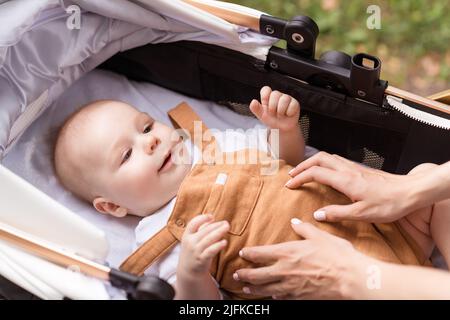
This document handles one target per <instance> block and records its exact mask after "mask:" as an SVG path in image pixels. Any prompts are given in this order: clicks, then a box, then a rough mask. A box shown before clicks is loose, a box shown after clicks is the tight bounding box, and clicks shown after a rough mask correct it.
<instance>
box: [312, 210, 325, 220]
mask: <svg viewBox="0 0 450 320" xmlns="http://www.w3.org/2000/svg"><path fill="white" fill-rule="evenodd" d="M313 215H314V219H316V220H317V221H325V220H326V218H327V215H326V214H325V211H323V210H318V211H316V212H314V214H313Z"/></svg>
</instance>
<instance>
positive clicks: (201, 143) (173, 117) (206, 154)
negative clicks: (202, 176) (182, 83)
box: [168, 102, 220, 162]
mask: <svg viewBox="0 0 450 320" xmlns="http://www.w3.org/2000/svg"><path fill="white" fill-rule="evenodd" d="M168 115H169V118H170V121H171V122H172V124H173V126H174V127H175V128H176V129H183V130H185V133H188V134H189V138H190V139H191V141H192V142H193V143H194V144H195V145H196V146H197V147H198V148H199V149H200V151H201V152H202V155H203V157H202V160H203V161H201V162H213V161H214V160H215V159H216V156H219V155H220V150H219V148H218V145H217V143H216V139H215V137H214V135H213V134H212V132H211V131H210V130H209V129H208V127H207V126H206V125H205V123H204V122H203V121H202V120H201V119H200V117H199V116H198V115H197V113H195V111H194V110H193V109H192V108H191V107H190V106H189V105H188V104H187V103H186V102H182V103H180V104H179V105H178V106H176V107H175V108H173V109H172V110H170V111H169V112H168Z"/></svg>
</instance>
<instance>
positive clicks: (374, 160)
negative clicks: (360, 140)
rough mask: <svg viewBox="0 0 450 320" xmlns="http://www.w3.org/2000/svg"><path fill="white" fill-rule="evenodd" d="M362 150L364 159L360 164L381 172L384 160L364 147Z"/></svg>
mask: <svg viewBox="0 0 450 320" xmlns="http://www.w3.org/2000/svg"><path fill="white" fill-rule="evenodd" d="M363 150H364V158H363V161H362V163H363V164H365V165H366V166H369V167H372V168H375V169H380V170H381V168H383V164H384V158H383V157H382V156H380V155H378V154H376V153H375V152H373V151H372V150H369V149H367V148H365V147H364V149H363Z"/></svg>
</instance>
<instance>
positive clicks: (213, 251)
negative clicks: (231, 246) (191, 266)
mask: <svg viewBox="0 0 450 320" xmlns="http://www.w3.org/2000/svg"><path fill="white" fill-rule="evenodd" d="M226 246H227V240H225V239H224V240H221V241H219V242H216V243H214V244H212V245H210V246H209V247H208V248H206V249H205V251H203V253H202V254H201V256H200V259H202V260H203V259H205V260H206V259H212V258H214V257H215V256H216V255H217V254H218V253H219V252H220V251H221V250H223V249H224V248H225V247H226Z"/></svg>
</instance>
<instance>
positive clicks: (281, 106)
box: [277, 94, 292, 117]
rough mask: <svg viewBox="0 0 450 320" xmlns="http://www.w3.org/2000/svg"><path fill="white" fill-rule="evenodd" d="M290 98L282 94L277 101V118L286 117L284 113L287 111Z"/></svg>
mask: <svg viewBox="0 0 450 320" xmlns="http://www.w3.org/2000/svg"><path fill="white" fill-rule="evenodd" d="M291 100H292V97H291V96H289V95H287V94H283V95H282V96H281V98H280V100H279V101H278V107H277V115H278V117H283V116H285V115H286V111H287V109H288V106H289V103H290V102H291Z"/></svg>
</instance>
